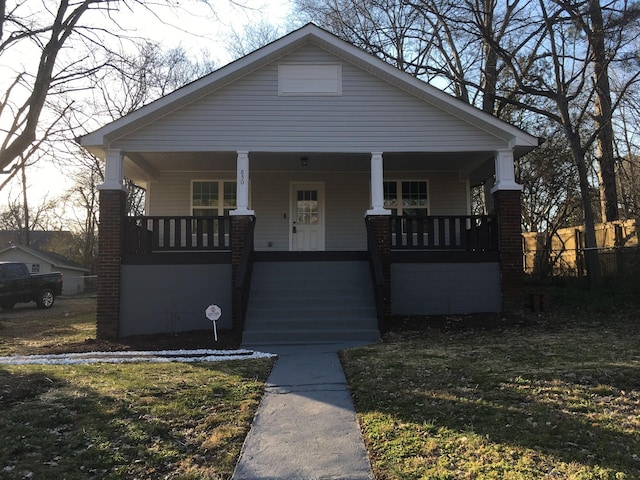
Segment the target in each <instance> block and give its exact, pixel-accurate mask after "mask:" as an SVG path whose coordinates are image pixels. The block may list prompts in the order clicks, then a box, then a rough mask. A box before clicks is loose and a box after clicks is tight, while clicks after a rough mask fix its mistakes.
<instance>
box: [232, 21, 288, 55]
mask: <svg viewBox="0 0 640 480" xmlns="http://www.w3.org/2000/svg"><path fill="white" fill-rule="evenodd" d="M281 36H282V31H281V29H280V28H278V27H276V26H275V25H272V24H270V23H268V22H265V21H260V22H257V23H249V24H247V25H245V26H244V27H243V29H242V31H237V30H235V29H233V30H231V33H230V34H229V37H228V39H227V50H228V51H229V53H230V54H231V56H232V57H233V58H240V57H244V56H245V55H248V54H249V53H251V52H253V51H254V50H257V49H259V48H261V47H264V46H265V45H267V44H268V43H271V42H273V41H274V40H277V39H278V38H279V37H281Z"/></svg>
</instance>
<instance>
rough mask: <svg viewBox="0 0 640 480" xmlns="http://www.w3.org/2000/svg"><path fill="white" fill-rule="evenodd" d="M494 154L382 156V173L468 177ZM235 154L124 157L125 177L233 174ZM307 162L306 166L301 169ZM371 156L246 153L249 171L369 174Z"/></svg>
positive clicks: (488, 164) (489, 165)
mask: <svg viewBox="0 0 640 480" xmlns="http://www.w3.org/2000/svg"><path fill="white" fill-rule="evenodd" d="M493 155H494V153H493V152H486V151H485V152H482V151H475V152H460V153H442V152H425V153H419V152H406V153H385V154H384V169H385V171H407V172H408V171H457V172H459V174H460V175H461V177H468V176H470V175H471V174H472V172H474V171H478V169H482V170H486V169H487V168H489V169H492V167H493ZM236 156H237V154H236V152H139V153H129V154H127V155H126V162H125V174H126V176H127V177H128V178H131V179H132V180H134V181H148V180H153V178H154V177H155V176H156V175H157V174H158V173H159V172H209V171H230V172H234V171H235V170H236ZM302 158H306V163H307V165H306V166H303V165H302V161H301V159H302ZM370 160H371V153H368V152H367V153H359V154H353V153H318V152H296V153H293V152H282V153H274V152H249V162H250V169H251V171H256V172H265V171H270V172H277V171H281V172H299V171H345V172H356V171H369V169H370V166H371V163H370Z"/></svg>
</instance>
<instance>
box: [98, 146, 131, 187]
mask: <svg viewBox="0 0 640 480" xmlns="http://www.w3.org/2000/svg"><path fill="white" fill-rule="evenodd" d="M126 189H127V188H126V187H125V185H124V154H123V153H122V150H115V149H111V150H107V154H106V157H105V164H104V183H102V184H101V185H98V190H126Z"/></svg>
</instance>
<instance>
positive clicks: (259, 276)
mask: <svg viewBox="0 0 640 480" xmlns="http://www.w3.org/2000/svg"><path fill="white" fill-rule="evenodd" d="M379 337H380V332H379V331H378V322H377V318H376V309H375V299H374V296H373V289H372V286H371V274H370V272H369V264H368V262H367V261H363V260H351V261H349V260H347V261H344V260H340V261H256V262H255V263H254V265H253V275H252V279H251V293H250V294H249V304H248V306H247V316H246V321H245V328H244V333H243V337H242V343H243V345H247V346H248V345H288V344H313V343H343V342H371V341H375V340H377V339H378V338H379Z"/></svg>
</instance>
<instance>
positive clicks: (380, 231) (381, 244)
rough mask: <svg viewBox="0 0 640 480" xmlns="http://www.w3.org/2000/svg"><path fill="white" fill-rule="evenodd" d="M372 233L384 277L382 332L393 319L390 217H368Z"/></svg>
mask: <svg viewBox="0 0 640 480" xmlns="http://www.w3.org/2000/svg"><path fill="white" fill-rule="evenodd" d="M367 222H369V228H370V232H371V234H372V235H373V237H374V240H375V243H376V245H377V246H378V252H379V253H380V261H381V263H382V275H383V277H384V319H383V321H381V322H379V323H380V325H379V327H380V331H381V332H384V331H386V329H387V322H388V320H389V318H390V317H391V222H390V221H389V216H388V215H370V216H368V217H367Z"/></svg>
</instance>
